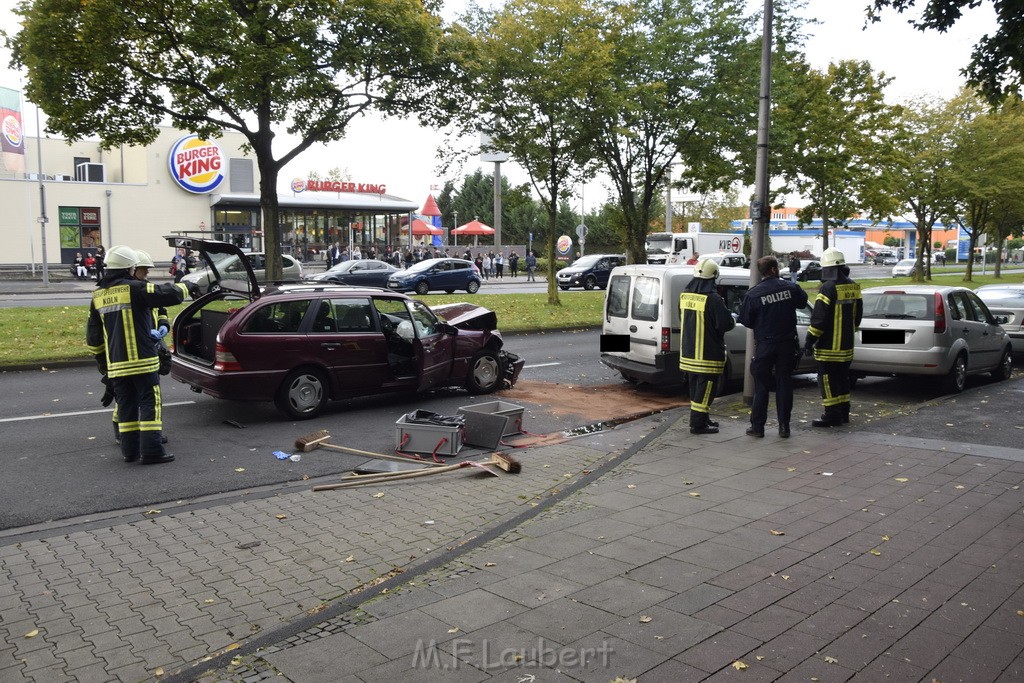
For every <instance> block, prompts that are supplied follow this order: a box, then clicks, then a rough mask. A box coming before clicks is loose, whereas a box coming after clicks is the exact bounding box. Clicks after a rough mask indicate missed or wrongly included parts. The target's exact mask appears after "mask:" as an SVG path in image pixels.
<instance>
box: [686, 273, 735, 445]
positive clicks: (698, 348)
mask: <svg viewBox="0 0 1024 683" xmlns="http://www.w3.org/2000/svg"><path fill="white" fill-rule="evenodd" d="M717 277H718V264H717V263H715V262H714V261H709V260H703V261H700V262H699V263H698V264H697V265H696V266H694V268H693V279H692V280H690V282H688V283H687V284H686V288H685V290H684V291H683V293H682V294H680V295H679V323H680V329H681V338H680V340H679V369H680V370H682V371H683V372H685V373H687V380H688V381H689V385H690V433H691V434H717V433H718V423H717V422H712V421H711V419H710V411H711V402H712V401H714V400H715V385H716V384H717V382H718V379H719V377H721V375H722V373H723V372H724V371H725V353H726V351H725V333H726V332H728V331H729V330H731V329H732V328H733V327H735V326H736V321H735V320H734V319H733V317H732V313H730V312H729V309H728V308H727V307H726V305H725V301H723V300H722V297H721V296H719V294H718V288H717V286H716V285H715V279H716V278H717Z"/></svg>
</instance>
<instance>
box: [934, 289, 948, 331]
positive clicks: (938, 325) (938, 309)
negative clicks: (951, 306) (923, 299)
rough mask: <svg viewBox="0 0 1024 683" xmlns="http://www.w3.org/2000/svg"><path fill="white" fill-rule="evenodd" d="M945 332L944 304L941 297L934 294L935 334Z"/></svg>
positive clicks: (936, 293)
mask: <svg viewBox="0 0 1024 683" xmlns="http://www.w3.org/2000/svg"><path fill="white" fill-rule="evenodd" d="M945 331H946V304H945V303H943V301H942V295H941V294H939V293H938V292H935V332H936V333H940V334H941V333H942V332H945Z"/></svg>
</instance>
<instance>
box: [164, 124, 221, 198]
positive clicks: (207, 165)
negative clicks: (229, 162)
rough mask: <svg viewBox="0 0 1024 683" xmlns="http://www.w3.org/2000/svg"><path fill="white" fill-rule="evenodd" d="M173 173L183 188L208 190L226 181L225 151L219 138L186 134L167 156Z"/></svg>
mask: <svg viewBox="0 0 1024 683" xmlns="http://www.w3.org/2000/svg"><path fill="white" fill-rule="evenodd" d="M167 162H168V165H169V166H170V171H171V177H172V178H174V182H176V183H178V185H180V186H181V188H182V189H183V190H187V191H188V192H194V193H195V194H204V193H207V192H213V191H214V190H215V189H217V187H218V186H219V185H220V184H221V183H222V182H223V181H224V166H225V163H224V162H225V158H224V152H222V151H221V149H220V146H219V145H217V143H215V142H210V141H208V140H200V139H199V136H197V135H186V136H185V137H183V138H181V139H180V140H178V141H177V142H176V143H174V146H173V147H171V154H170V156H169V157H168V159H167Z"/></svg>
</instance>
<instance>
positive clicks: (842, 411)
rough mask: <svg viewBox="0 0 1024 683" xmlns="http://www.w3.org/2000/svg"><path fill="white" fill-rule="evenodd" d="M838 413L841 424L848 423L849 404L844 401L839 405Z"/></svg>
mask: <svg viewBox="0 0 1024 683" xmlns="http://www.w3.org/2000/svg"><path fill="white" fill-rule="evenodd" d="M839 409H840V410H839V414H840V416H841V417H842V419H843V424H849V422H850V404H849V403H844V404H842V405H841V406H839Z"/></svg>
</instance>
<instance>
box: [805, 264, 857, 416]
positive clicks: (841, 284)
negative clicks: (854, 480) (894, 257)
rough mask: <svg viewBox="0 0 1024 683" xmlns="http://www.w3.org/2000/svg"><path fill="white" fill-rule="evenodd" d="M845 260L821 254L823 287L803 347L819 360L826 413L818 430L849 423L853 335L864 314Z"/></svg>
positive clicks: (819, 379) (819, 377)
mask: <svg viewBox="0 0 1024 683" xmlns="http://www.w3.org/2000/svg"><path fill="white" fill-rule="evenodd" d="M849 274H850V269H849V268H848V267H847V265H846V257H845V256H844V255H843V252H841V251H840V250H838V249H836V248H834V247H833V248H829V249H826V250H825V251H824V253H822V255H821V287H820V288H819V289H818V296H817V297H815V299H814V311H813V312H812V313H811V325H810V327H809V328H808V329H807V338H806V340H805V341H804V348H805V349H806V350H807V353H808V354H811V353H813V354H814V359H815V360H816V361H818V387H819V388H820V389H821V401H822V403H823V404H824V406H825V411H824V412H823V413H822V415H821V417H820V418H818V419H817V420H812V421H811V424H812V425H813V426H815V427H836V426H839V425H841V424H843V423H844V422H849V421H850V363H851V362H852V361H853V340H854V333H855V332H856V330H857V327H858V326H859V325H860V320H861V317H862V316H863V315H864V302H863V300H862V299H861V296H860V285H859V284H857V283H856V282H854V281H853V280H851V279H850V277H849Z"/></svg>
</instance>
